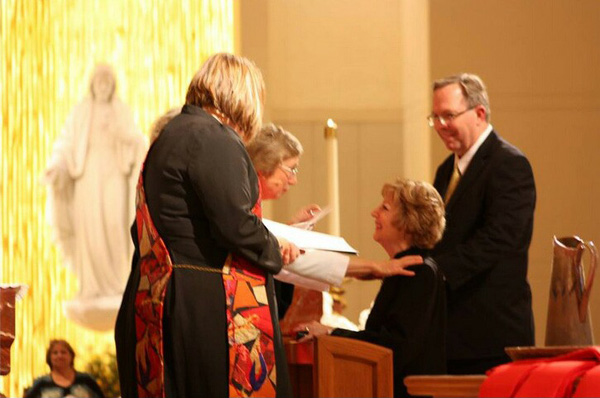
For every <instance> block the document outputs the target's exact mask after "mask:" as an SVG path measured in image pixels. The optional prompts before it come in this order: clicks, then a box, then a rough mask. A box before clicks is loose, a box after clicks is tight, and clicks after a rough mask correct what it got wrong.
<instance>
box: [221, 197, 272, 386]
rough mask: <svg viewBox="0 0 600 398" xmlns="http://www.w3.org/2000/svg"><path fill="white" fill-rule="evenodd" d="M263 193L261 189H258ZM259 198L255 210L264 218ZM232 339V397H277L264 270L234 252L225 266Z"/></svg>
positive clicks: (229, 333) (228, 325)
mask: <svg viewBox="0 0 600 398" xmlns="http://www.w3.org/2000/svg"><path fill="white" fill-rule="evenodd" d="M259 192H260V189H259ZM260 202H261V200H260V197H259V199H258V201H257V202H256V205H255V206H254V208H253V209H252V212H253V213H254V214H255V215H256V216H257V217H259V218H262V211H261V204H260ZM223 283H224V285H225V295H226V300H227V336H228V340H229V396H230V397H274V396H275V395H276V380H277V372H276V369H275V347H274V343H273V320H272V318H271V311H270V309H269V303H268V301H267V297H268V292H267V281H266V277H265V272H264V271H262V270H260V269H258V268H257V267H255V266H254V265H252V264H251V263H250V262H249V261H248V260H246V259H245V258H243V257H241V256H238V255H235V254H231V255H229V257H227V261H226V262H225V267H223Z"/></svg>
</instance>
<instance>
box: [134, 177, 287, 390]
mask: <svg viewBox="0 0 600 398" xmlns="http://www.w3.org/2000/svg"><path fill="white" fill-rule="evenodd" d="M143 169H144V167H143V166H142V170H141V172H140V177H139V180H138V185H137V198H136V203H137V208H136V225H137V233H138V242H139V250H140V283H139V286H138V290H137V293H136V297H135V327H136V340H137V343H136V349H135V352H136V354H135V355H136V358H135V359H136V382H137V386H138V395H139V397H164V396H165V388H164V351H163V329H162V323H163V310H164V307H163V306H164V298H165V293H166V288H167V283H168V281H169V278H170V277H171V273H172V272H173V268H174V267H175V268H178V267H179V266H178V265H173V262H172V260H171V257H170V256H169V252H168V250H167V248H166V246H165V244H164V241H163V240H162V238H161V237H160V236H159V235H158V232H157V231H156V228H155V226H154V223H153V222H152V218H151V217H150V212H149V210H148V206H147V205H146V194H145V191H144V183H143ZM252 211H253V213H254V214H255V215H257V216H258V217H261V207H260V198H259V200H258V201H257V203H256V205H255V206H254V208H253V209H252ZM189 268H192V269H198V270H200V267H194V266H189ZM200 272H202V271H200ZM223 284H224V287H225V299H226V311H227V335H228V342H229V395H230V396H231V397H249V396H252V397H275V395H276V375H277V373H276V369H275V349H274V343H273V322H272V318H271V313H270V309H269V304H268V301H267V295H268V293H267V289H266V277H265V272H264V271H262V270H260V269H258V268H257V267H255V266H253V265H252V264H250V262H249V261H247V260H246V259H244V258H243V257H240V256H237V255H235V254H230V255H229V256H228V257H227V260H226V262H225V264H224V267H223Z"/></svg>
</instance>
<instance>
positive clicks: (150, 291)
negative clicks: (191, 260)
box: [135, 165, 173, 397]
mask: <svg viewBox="0 0 600 398" xmlns="http://www.w3.org/2000/svg"><path fill="white" fill-rule="evenodd" d="M143 174H144V166H143V165H142V169H141V171H140V178H139V179H138V184H137V192H136V196H137V197H136V206H137V207H136V215H135V220H136V225H137V234H138V242H139V249H140V260H139V261H140V283H139V285H138V290H137V293H136V295H135V333H136V341H137V343H136V346H135V361H136V381H137V390H138V396H139V397H164V396H165V386H164V382H165V369H164V363H165V362H164V352H163V329H162V324H163V309H164V308H163V306H164V299H165V292H166V290H167V283H168V282H169V278H170V277H171V273H172V272H173V263H172V261H171V256H169V252H168V251H167V247H166V246H165V243H164V242H163V240H162V239H161V237H160V236H159V235H158V232H157V231H156V228H155V227H154V223H153V222H152V218H151V217H150V212H149V210H148V206H147V205H146V193H145V191H144V179H143Z"/></svg>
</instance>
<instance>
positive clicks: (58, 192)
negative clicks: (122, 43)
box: [44, 65, 147, 330]
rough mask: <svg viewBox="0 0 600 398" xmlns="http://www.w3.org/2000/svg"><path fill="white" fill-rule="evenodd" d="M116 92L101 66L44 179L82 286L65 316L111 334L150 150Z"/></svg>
mask: <svg viewBox="0 0 600 398" xmlns="http://www.w3.org/2000/svg"><path fill="white" fill-rule="evenodd" d="M115 89H116V77H115V73H114V71H113V70H112V68H111V67H110V66H108V65H98V66H96V68H95V69H94V73H93V75H92V78H91V84H90V94H91V95H90V96H89V97H86V98H85V99H84V100H83V101H81V102H80V103H79V104H78V105H77V106H76V107H75V108H74V109H73V111H72V112H71V114H70V115H69V117H68V119H67V122H66V124H65V127H64V131H63V133H62V134H61V136H60V137H59V138H58V139H57V140H56V142H55V144H54V148H53V152H52V156H51V159H50V162H49V165H48V168H47V169H46V171H45V175H44V180H45V182H46V183H47V184H48V186H49V191H48V215H49V217H50V221H51V224H52V226H53V229H54V233H55V238H56V242H57V244H58V246H59V247H60V249H61V251H62V253H63V256H64V260H65V263H66V264H67V265H68V266H69V267H70V269H71V270H72V271H73V272H74V273H75V274H76V276H77V278H78V280H79V292H78V294H77V296H76V297H75V298H74V299H73V300H72V301H70V302H67V303H66V304H65V307H64V308H65V312H66V314H67V316H68V317H69V318H70V319H72V320H74V321H76V322H78V323H80V324H82V325H83V326H86V327H88V328H92V329H96V330H109V329H111V328H113V326H114V321H115V317H116V313H117V310H118V308H119V305H120V303H121V297H122V294H123V291H124V289H125V284H126V282H127V277H128V275H129V271H130V261H131V254H132V251H133V246H132V245H131V239H130V237H129V227H130V225H131V224H132V222H133V220H134V217H135V187H136V183H137V178H138V175H139V170H140V165H141V163H142V161H143V159H144V156H145V154H146V149H147V144H146V139H145V137H144V135H143V134H142V133H141V131H140V130H139V129H138V127H137V126H136V124H135V122H134V120H133V115H132V113H131V111H130V109H129V107H127V106H126V105H125V104H123V103H122V102H121V101H119V100H118V99H117V98H116V95H115Z"/></svg>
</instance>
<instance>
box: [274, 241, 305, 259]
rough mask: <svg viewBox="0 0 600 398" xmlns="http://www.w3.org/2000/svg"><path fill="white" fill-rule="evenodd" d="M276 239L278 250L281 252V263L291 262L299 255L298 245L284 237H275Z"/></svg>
mask: <svg viewBox="0 0 600 398" xmlns="http://www.w3.org/2000/svg"><path fill="white" fill-rule="evenodd" d="M277 241H278V242H279V251H280V252H281V259H282V260H283V265H288V264H290V263H293V262H294V260H296V257H298V256H299V255H300V249H298V246H296V245H295V244H293V243H292V242H290V241H288V240H287V239H285V238H280V237H277Z"/></svg>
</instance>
